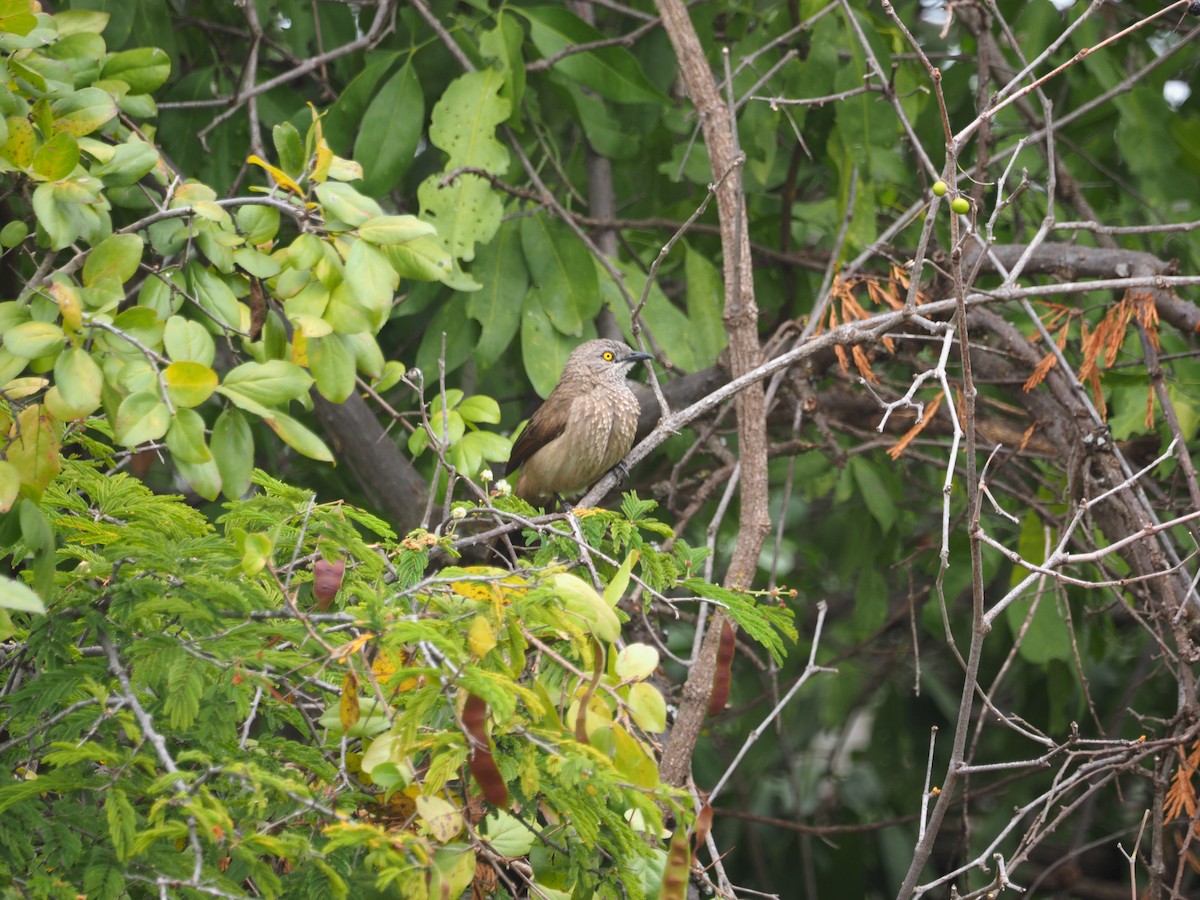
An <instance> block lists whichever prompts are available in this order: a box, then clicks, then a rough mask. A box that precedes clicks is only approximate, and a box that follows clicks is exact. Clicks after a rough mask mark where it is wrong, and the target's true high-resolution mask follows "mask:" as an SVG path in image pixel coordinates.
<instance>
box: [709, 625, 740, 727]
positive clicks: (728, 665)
mask: <svg viewBox="0 0 1200 900" xmlns="http://www.w3.org/2000/svg"><path fill="white" fill-rule="evenodd" d="M736 650H737V637H736V635H735V634H734V631H733V625H732V624H730V622H729V620H728V619H726V620H725V621H724V622H722V623H721V643H720V644H719V645H718V646H717V668H716V671H714V672H713V683H712V693H711V694H709V696H708V714H709V716H715V715H717V714H718V713H720V712H721V711H722V710H724V709H725V703H726V701H727V700H729V683H730V681H731V680H732V679H733V654H734V651H736Z"/></svg>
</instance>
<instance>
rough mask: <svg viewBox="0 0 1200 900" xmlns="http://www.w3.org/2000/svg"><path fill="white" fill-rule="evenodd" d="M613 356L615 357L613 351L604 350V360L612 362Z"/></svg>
mask: <svg viewBox="0 0 1200 900" xmlns="http://www.w3.org/2000/svg"><path fill="white" fill-rule="evenodd" d="M615 358H616V357H614V356H613V352H612V351H611V350H605V351H604V361H605V362H612V361H613V360H614V359H615Z"/></svg>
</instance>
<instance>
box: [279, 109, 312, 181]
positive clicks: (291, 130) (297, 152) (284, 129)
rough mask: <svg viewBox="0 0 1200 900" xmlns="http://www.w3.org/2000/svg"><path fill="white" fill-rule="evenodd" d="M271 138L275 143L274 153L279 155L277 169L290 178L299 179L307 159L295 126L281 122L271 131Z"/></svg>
mask: <svg viewBox="0 0 1200 900" xmlns="http://www.w3.org/2000/svg"><path fill="white" fill-rule="evenodd" d="M271 137H272V138H273V139H274V141H275V152H276V153H277V154H279V168H281V169H283V171H285V172H286V173H287V174H288V175H290V176H291V177H292V178H299V177H300V176H301V175H302V174H303V173H304V169H305V166H306V165H307V163H308V157H307V155H306V154H305V152H304V142H303V141H301V140H300V132H298V131H297V130H296V126H295V125H293V124H292V123H291V122H281V123H280V124H278V125H276V126H275V127H274V128H273V129H272V130H271Z"/></svg>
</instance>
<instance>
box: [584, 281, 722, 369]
mask: <svg viewBox="0 0 1200 900" xmlns="http://www.w3.org/2000/svg"><path fill="white" fill-rule="evenodd" d="M615 265H616V267H617V268H618V269H619V270H620V271H621V272H622V274H624V276H625V287H626V289H627V290H628V291H629V293H630V295H631V296H632V297H633V299H634V302H635V303H636V302H639V301H640V300H641V297H642V295H643V294H646V290H645V288H646V275H645V273H644V272H642V271H641V269H639V268H638V267H637V266H636V265H633V264H626V263H621V262H620V261H617V262H616V263H615ZM600 293H601V295H602V296H603V297H604V299H605V302H606V304H607V306H608V309H609V310H611V312H612V314H613V318H615V319H616V320H617V323H618V324H619V325H620V326H621V329H622V331H623V332H624V333H625V334H626V335H631V334H632V331H631V329H630V317H631V313H630V310H629V304H628V303H626V302H625V298H624V297H622V296H621V294H620V291H619V290H618V289H617V285H616V283H615V282H614V281H613V280H612V279H609V278H605V279H603V280H602V281H601V283H600ZM641 318H642V324H643V325H644V326H645V327H646V329H647V330H648V331H649V332H650V334H651V335H653V337H654V340H655V341H657V342H658V343H659V344H660V345H661V346H662V348H663V351H664V352H665V353H666V355H667V358H668V359H670V360H671V362H672V363H674V364H675V365H677V366H679V368H681V369H683V370H684V371H687V372H695V371H697V370H698V369H700V368H703V367H704V366H705V365H711V364H712V362H714V360H712V359H709V360H707V361H704V362H701V361H699V360H697V359H696V357H695V355H694V353H693V350H692V337H691V323H690V322H689V321H688V317H687V316H686V315H685V314H684V312H683V310H681V309H679V307H677V306H675V304H673V303H672V302H671V301H670V300H669V299H668V298H667V295H666V294H664V293H663V291H662V288H660V287H659V286H658V284H657V283H656V284H652V285H651V286H650V291H649V293H648V294H646V302H645V304H644V305H643V306H642V315H641Z"/></svg>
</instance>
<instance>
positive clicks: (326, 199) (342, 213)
mask: <svg viewBox="0 0 1200 900" xmlns="http://www.w3.org/2000/svg"><path fill="white" fill-rule="evenodd" d="M317 199H318V200H319V201H321V205H322V206H323V207H324V208H325V218H326V220H327V223H326V224H328V225H330V226H331V227H336V226H337V225H339V224H344V225H346V226H348V227H349V228H358V227H359V226H360V225H362V224H363V223H364V222H366V221H367V220H368V219H372V218H375V217H377V216H382V215H383V210H382V209H380V208H379V204H378V203H376V202H375V201H374V200H372V199H371V198H370V197H365V196H363V195H362V194H360V193H359V192H358V191H356V190H355V189H354V188H352V187H351V186H350V185H348V184H343V183H342V182H339V181H326V182H325V183H324V184H319V185H317Z"/></svg>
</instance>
